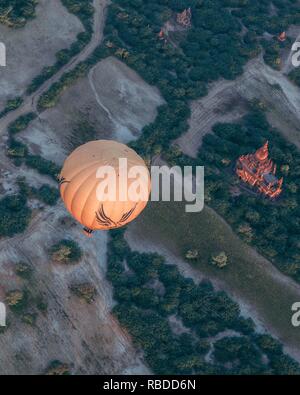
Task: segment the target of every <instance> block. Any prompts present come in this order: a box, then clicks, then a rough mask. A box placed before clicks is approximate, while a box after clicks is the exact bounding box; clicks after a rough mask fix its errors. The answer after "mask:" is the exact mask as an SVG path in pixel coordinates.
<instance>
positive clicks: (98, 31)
mask: <svg viewBox="0 0 300 395" xmlns="http://www.w3.org/2000/svg"><path fill="white" fill-rule="evenodd" d="M93 4H94V8H95V14H94V32H93V35H92V39H91V41H90V42H89V44H88V45H87V46H86V47H85V48H84V49H83V50H82V52H80V53H79V54H78V55H76V56H75V57H74V58H72V59H71V60H70V62H69V63H67V64H66V65H64V66H63V67H62V68H61V69H60V70H59V71H58V72H57V73H56V74H55V75H54V76H53V77H51V78H50V79H49V80H47V81H46V82H45V83H44V84H43V85H42V86H41V87H40V88H39V89H38V90H37V91H36V92H34V93H33V94H32V95H30V96H25V97H24V102H23V104H22V106H21V107H19V108H18V109H17V110H16V111H13V112H10V113H8V114H7V115H6V116H5V117H4V118H2V119H0V133H1V132H2V133H3V132H4V130H5V129H6V128H7V126H8V125H9V124H10V123H11V122H13V121H14V120H15V119H17V118H18V117H19V116H21V115H24V114H26V113H28V112H30V111H36V110H37V103H38V100H39V98H40V96H41V95H42V94H43V93H44V92H46V91H47V90H48V89H49V88H50V87H51V86H52V85H53V84H54V83H55V82H57V81H59V79H60V78H61V77H62V75H63V74H64V73H66V72H68V71H71V70H73V69H74V68H75V67H76V66H77V65H78V64H79V63H80V62H82V61H84V60H85V59H86V58H88V57H89V56H90V55H91V54H92V52H93V51H94V49H95V48H96V47H97V46H98V45H99V44H100V43H101V40H102V37H103V27H104V19H105V11H106V7H107V6H108V4H109V0H94V2H93Z"/></svg>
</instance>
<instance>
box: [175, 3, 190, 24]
mask: <svg viewBox="0 0 300 395" xmlns="http://www.w3.org/2000/svg"><path fill="white" fill-rule="evenodd" d="M176 20H177V23H178V24H179V25H180V26H182V27H185V28H188V27H191V26H192V10H191V7H189V8H186V9H185V10H183V11H182V12H180V13H179V14H177V17H176Z"/></svg>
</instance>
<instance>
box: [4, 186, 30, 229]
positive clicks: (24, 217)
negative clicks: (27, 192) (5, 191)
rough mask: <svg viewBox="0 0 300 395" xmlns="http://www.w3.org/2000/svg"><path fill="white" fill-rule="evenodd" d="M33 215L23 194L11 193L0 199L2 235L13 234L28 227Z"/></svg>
mask: <svg viewBox="0 0 300 395" xmlns="http://www.w3.org/2000/svg"><path fill="white" fill-rule="evenodd" d="M30 217H31V210H30V209H29V208H28V207H27V199H26V197H25V196H23V195H21V194H16V195H9V196H6V197H4V198H2V199H1V200H0V237H1V236H10V237H11V236H13V235H15V234H16V233H22V232H24V230H25V229H26V227H27V225H28V223H29V221H30Z"/></svg>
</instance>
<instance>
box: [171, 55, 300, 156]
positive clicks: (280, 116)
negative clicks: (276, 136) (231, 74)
mask: <svg viewBox="0 0 300 395" xmlns="http://www.w3.org/2000/svg"><path fill="white" fill-rule="evenodd" d="M288 64H289V62H288V61H287V62H286V65H288ZM286 67H288V66H286ZM286 67H285V68H284V69H283V70H281V71H276V70H273V69H272V68H271V67H269V66H267V65H266V64H265V63H264V61H263V59H262V56H259V57H258V58H256V59H253V60H251V61H250V62H248V63H247V65H246V66H245V68H244V73H243V74H242V75H241V76H240V77H238V78H237V79H236V80H234V81H226V80H219V81H217V82H215V83H213V84H212V85H211V86H210V90H209V93H208V95H207V96H205V97H203V98H201V99H199V100H196V101H193V102H192V103H191V110H192V115H191V118H190V120H189V126H190V127H189V130H188V131H187V132H186V133H184V134H183V135H182V136H181V137H179V138H178V139H177V140H176V143H177V144H178V145H179V146H180V148H181V150H182V151H183V152H184V153H185V154H186V155H189V156H191V157H196V156H197V152H198V150H199V148H200V146H201V144H202V139H203V137H204V136H205V135H206V134H207V133H210V132H211V130H212V127H213V125H215V124H216V123H218V122H235V121H238V120H239V119H240V118H241V117H242V116H243V115H244V114H245V112H246V111H247V105H246V103H247V101H251V100H254V99H257V100H261V101H262V102H263V103H264V104H265V105H266V106H267V108H268V112H267V116H268V120H269V122H270V123H271V124H272V126H274V127H276V128H278V129H279V130H280V131H281V132H282V134H283V135H284V136H285V137H286V138H287V139H288V140H290V141H291V142H292V143H293V144H295V145H296V146H297V147H299V148H300V127H299V125H300V89H299V88H298V87H297V86H296V85H294V84H293V83H292V82H291V81H290V80H289V79H288V77H287V76H286V75H285V74H284V73H285V71H284V70H287V69H286Z"/></svg>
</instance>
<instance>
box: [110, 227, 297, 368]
mask: <svg viewBox="0 0 300 395" xmlns="http://www.w3.org/2000/svg"><path fill="white" fill-rule="evenodd" d="M123 234H124V230H117V231H111V232H110V236H111V240H110V242H109V246H108V247H109V248H108V272H107V277H108V279H109V280H110V281H111V282H112V284H113V286H114V298H115V300H116V301H117V302H118V304H117V305H116V306H115V308H114V310H113V312H114V314H115V315H116V316H117V317H118V319H119V321H120V323H121V324H122V325H123V326H125V327H126V328H127V330H128V331H129V333H130V334H131V335H132V337H133V341H134V343H135V344H136V345H137V346H139V347H141V348H142V349H143V352H144V356H145V359H146V361H147V363H148V364H149V366H150V367H151V369H152V370H153V372H154V373H157V374H218V373H219V374H284V373H287V374H299V373H300V370H299V366H298V364H297V363H295V362H294V361H293V360H292V359H291V358H290V357H288V356H287V355H285V354H284V353H283V351H282V346H281V345H280V343H278V342H277V341H276V340H275V339H273V338H272V337H271V336H269V335H259V334H257V333H256V332H255V326H254V323H253V321H252V320H251V319H245V318H243V317H242V316H241V315H240V309H239V306H238V305H237V304H236V303H235V302H233V301H232V300H231V299H230V298H229V297H228V296H227V295H226V294H225V293H224V292H217V291H215V290H214V288H213V287H212V285H211V284H210V283H209V282H205V281H204V282H202V283H200V284H199V285H196V284H195V283H194V282H193V281H192V280H191V279H189V278H185V277H183V276H182V275H181V274H180V273H179V271H178V269H177V267H176V266H175V265H170V264H166V262H165V260H164V258H163V257H161V256H159V255H157V254H145V253H137V252H132V251H131V250H130V248H129V246H128V244H127V243H126V241H125V239H124V237H123ZM172 317H173V319H174V317H175V319H176V320H177V321H178V322H181V325H182V328H183V331H181V333H180V332H178V333H177V332H175V331H173V330H172V327H174V325H172V324H170V319H172ZM229 329H230V330H232V331H234V333H235V335H234V336H229V335H226V332H225V331H226V330H229ZM216 335H219V336H218V337H220V340H217V339H215V338H214V337H215V336H216ZM208 355H211V356H210V357H208Z"/></svg>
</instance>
